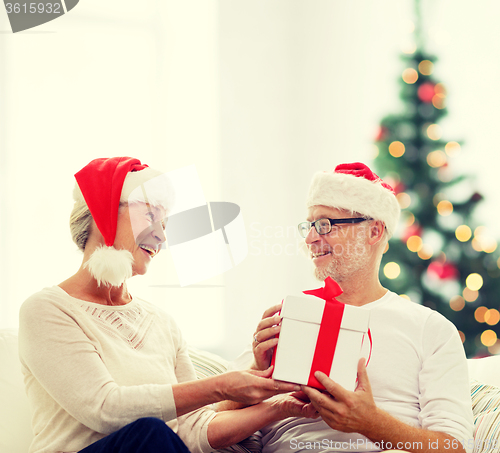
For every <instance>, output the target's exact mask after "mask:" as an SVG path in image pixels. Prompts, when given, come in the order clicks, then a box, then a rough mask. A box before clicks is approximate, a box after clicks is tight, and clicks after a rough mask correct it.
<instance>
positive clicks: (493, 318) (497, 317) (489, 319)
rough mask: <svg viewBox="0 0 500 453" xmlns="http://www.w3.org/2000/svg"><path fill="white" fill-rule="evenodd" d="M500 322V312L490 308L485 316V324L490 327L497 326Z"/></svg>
mask: <svg viewBox="0 0 500 453" xmlns="http://www.w3.org/2000/svg"><path fill="white" fill-rule="evenodd" d="M499 321H500V312H499V311H498V310H497V309H495V308H490V309H489V310H488V311H487V312H486V313H485V314H484V322H485V323H486V324H488V325H489V326H495V325H497V324H498V322H499Z"/></svg>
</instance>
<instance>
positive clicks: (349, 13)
mask: <svg viewBox="0 0 500 453" xmlns="http://www.w3.org/2000/svg"><path fill="white" fill-rule="evenodd" d="M423 6H424V17H425V20H426V22H427V24H428V26H429V37H428V50H430V51H432V52H435V53H436V54H437V55H438V56H439V61H438V64H437V66H436V75H437V76H438V77H440V78H441V79H442V81H443V82H444V83H445V84H446V85H447V87H448V90H449V98H448V106H449V116H448V118H447V119H446V120H445V121H443V123H442V125H443V129H444V135H445V137H447V138H449V139H457V138H458V139H464V140H465V142H466V145H465V146H464V147H463V153H462V154H461V155H460V156H459V157H457V158H455V160H454V161H453V162H452V165H453V166H454V167H455V168H457V171H464V170H467V171H471V172H473V173H476V174H477V175H479V176H480V177H479V178H478V181H477V183H478V187H479V189H480V191H481V192H482V193H483V194H485V195H487V196H488V199H487V201H486V202H485V203H484V206H485V207H484V208H483V209H482V210H481V212H480V213H479V214H480V215H482V216H483V217H484V218H485V220H488V222H487V224H488V225H489V226H490V227H491V228H492V229H495V234H496V237H500V232H499V230H498V227H497V224H498V221H499V220H500V217H499V214H498V209H497V204H498V203H497V199H496V197H497V192H498V188H499V184H498V178H497V177H496V171H497V168H498V164H499V157H498V152H497V147H498V138H497V134H496V129H497V127H496V122H497V121H498V119H499V116H498V113H497V108H496V107H497V105H499V102H500V90H499V88H498V86H497V82H496V78H497V77H496V75H497V74H498V73H499V72H500V58H499V54H500V49H499V46H500V39H499V36H498V34H499V33H500V32H499V31H498V27H497V23H498V20H499V16H500V6H498V4H497V2H496V1H495V0H484V1H482V2H480V3H477V2H471V1H467V0H460V1H457V0H455V1H451V0H440V1H439V2H436V1H432V2H431V1H429V0H427V1H425V2H424V5H423ZM2 14H3V12H0V29H1V30H8V25H7V22H6V17H3V16H2ZM412 14H413V6H412V2H410V1H409V0H404V1H402V0H378V1H377V2H366V1H365V0H351V1H349V2H345V1H340V0H315V1H314V2H305V1H301V0H273V1H272V2H269V1H267V0H251V1H250V0H239V1H234V0H218V1H215V0H210V1H206V0H196V1H195V0H188V1H184V2H174V1H166V2H157V1H154V0H145V1H143V2H141V8H140V9H138V8H137V2H133V1H131V0H107V1H106V2H101V1H99V0H85V1H83V0H82V1H81V2H80V3H79V4H78V6H77V7H76V8H75V9H74V10H72V11H71V12H70V13H69V14H67V15H66V16H65V17H63V18H61V19H58V20H57V21H54V22H52V23H48V24H46V25H43V26H41V27H38V28H36V29H33V30H32V31H31V32H30V31H27V32H23V33H19V34H15V35H12V34H9V33H0V59H1V61H0V77H1V80H0V95H1V96H2V99H3V101H2V105H1V106H0V128H1V129H0V147H1V154H0V172H1V173H0V176H1V178H0V190H1V198H0V256H1V261H0V266H1V268H0V269H1V274H0V284H1V285H2V294H1V296H0V297H1V299H0V327H3V326H15V325H16V324H17V311H18V309H19V305H20V303H21V302H22V301H23V300H24V299H25V298H26V297H27V296H28V295H29V294H31V293H33V292H34V291H36V290H37V289H39V288H40V287H42V286H47V285H50V284H57V283H58V282H59V281H61V280H63V279H64V278H66V277H67V276H68V275H69V274H68V273H70V272H72V271H73V269H76V267H77V266H78V265H79V260H80V257H79V255H78V253H76V252H75V251H74V246H73V245H72V242H71V240H70V238H69V233H68V232H67V227H66V225H67V218H68V215H69V211H70V209H71V189H72V186H73V177H72V175H73V173H74V172H76V171H77V170H78V169H79V168H81V167H82V166H83V165H84V164H86V163H87V162H88V161H89V160H90V159H91V158H94V157H98V156H99V157H100V156H103V155H119V154H122V155H123V154H125V155H126V154H129V155H133V156H136V157H139V158H140V159H142V160H143V161H145V162H147V163H150V164H151V165H152V166H154V167H157V168H159V169H164V170H170V169H174V168H178V167H181V166H184V165H187V164H191V163H194V164H195V165H196V166H197V168H198V172H199V174H200V178H201V180H202V183H203V187H204V189H205V195H206V198H207V200H209V201H216V200H223V201H233V202H235V203H237V204H239V205H240V206H241V208H242V213H243V217H244V219H245V224H246V227H247V234H248V239H249V256H248V257H247V258H246V259H245V261H244V262H243V263H242V264H240V265H239V266H237V267H236V268H234V269H232V270H231V271H229V272H227V273H226V274H225V275H224V276H223V277H217V278H214V279H211V280H209V281H207V282H202V283H200V284H199V285H197V286H195V287H188V288H183V289H180V288H178V287H177V285H178V282H177V280H176V276H175V274H174V272H173V268H172V264H171V262H170V261H169V255H168V252H167V253H163V256H162V254H160V255H159V256H158V257H157V258H155V261H156V262H155V263H153V264H154V266H152V268H151V272H150V274H149V275H148V276H146V277H144V278H136V281H135V282H134V279H133V280H132V287H133V288H134V290H135V291H136V292H138V293H141V294H143V295H144V296H145V297H147V298H149V299H152V300H154V301H156V302H157V303H159V304H160V305H162V306H164V307H165V308H166V309H167V310H169V311H170V312H172V313H173V314H174V316H175V317H176V319H177V320H178V322H179V324H180V325H181V328H182V329H183V331H184V332H185V335H186V336H187V337H188V340H189V341H191V342H192V343H194V344H197V345H199V346H206V347H208V348H210V349H213V350H217V351H219V352H221V353H223V354H225V355H227V356H232V355H234V354H236V353H237V352H238V351H239V350H241V349H242V348H243V346H244V345H245V344H246V343H247V342H248V341H250V340H251V336H252V333H253V331H254V329H255V325H256V322H257V321H258V319H259V317H260V315H261V314H262V312H263V311H264V309H265V308H267V307H268V306H270V305H271V304H274V303H276V302H279V301H280V300H281V298H282V297H284V296H285V295H286V294H288V293H290V292H298V291H300V290H302V289H307V288H311V287H315V286H316V285H318V282H316V281H315V280H314V279H313V278H312V276H311V272H310V267H309V265H308V263H307V260H306V258H304V257H303V256H301V252H300V251H299V248H298V238H297V235H296V233H295V225H296V224H297V223H298V222H299V221H301V220H302V219H303V216H304V210H303V205H304V201H305V196H306V191H307V187H308V184H309V181H310V178H311V176H312V174H313V173H314V172H315V171H318V170H326V169H331V168H332V167H334V166H335V165H336V164H337V163H339V162H341V161H355V160H362V161H369V160H370V159H371V157H372V147H371V142H372V139H373V135H374V131H375V129H376V127H377V125H378V122H379V120H380V119H381V118H382V117H383V116H384V115H386V114H387V113H395V112H397V111H398V109H399V108H400V106H399V100H398V91H399V84H398V81H397V80H398V78H399V76H400V73H401V71H402V69H403V67H402V63H401V62H400V60H399V53H400V47H401V44H402V43H403V42H404V41H406V40H408V39H409V38H410V36H409V34H408V31H407V30H408V20H409V19H411V18H412ZM2 21H3V22H2ZM207 324H210V326H211V328H210V329H208V328H207V327H206V326H207Z"/></svg>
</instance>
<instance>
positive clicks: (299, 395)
mask: <svg viewBox="0 0 500 453" xmlns="http://www.w3.org/2000/svg"><path fill="white" fill-rule="evenodd" d="M266 402H269V403H271V404H272V406H273V407H277V408H278V410H279V412H280V414H281V415H282V418H287V417H305V418H318V417H319V414H318V412H317V411H316V408H315V407H314V406H313V404H312V403H311V402H310V401H309V398H307V396H306V395H305V394H304V392H302V391H300V392H294V393H286V394H284V395H276V396H273V397H272V398H269V399H268V400H267V401H266Z"/></svg>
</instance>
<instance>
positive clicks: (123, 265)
mask: <svg viewBox="0 0 500 453" xmlns="http://www.w3.org/2000/svg"><path fill="white" fill-rule="evenodd" d="M133 263H134V257H133V256H132V253H130V252H129V251H128V250H118V249H115V248H114V247H108V246H104V245H103V246H99V247H97V248H96V249H95V250H94V252H93V253H92V255H90V258H89V259H88V260H87V262H86V263H85V264H84V267H85V268H87V269H88V270H89V272H90V274H91V275H92V277H94V278H95V279H96V280H97V286H101V284H105V285H111V286H121V285H123V283H125V280H127V279H128V278H130V277H132V265H133Z"/></svg>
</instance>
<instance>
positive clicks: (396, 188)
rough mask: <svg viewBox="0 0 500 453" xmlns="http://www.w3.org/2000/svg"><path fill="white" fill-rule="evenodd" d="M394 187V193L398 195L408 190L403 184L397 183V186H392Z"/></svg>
mask: <svg viewBox="0 0 500 453" xmlns="http://www.w3.org/2000/svg"><path fill="white" fill-rule="evenodd" d="M391 185H392V187H394V193H395V194H396V195H397V194H398V193H401V192H404V191H405V189H406V186H405V185H404V184H403V183H402V182H401V181H399V182H397V183H395V184H391Z"/></svg>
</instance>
